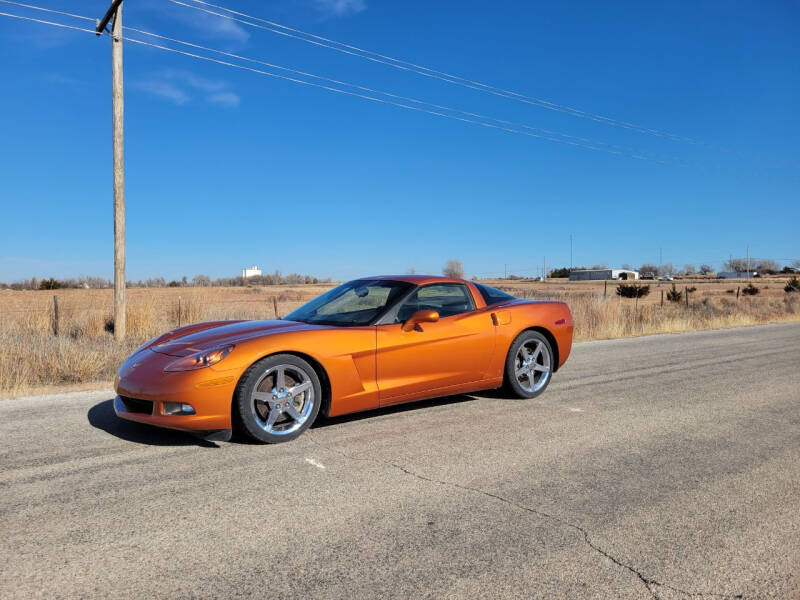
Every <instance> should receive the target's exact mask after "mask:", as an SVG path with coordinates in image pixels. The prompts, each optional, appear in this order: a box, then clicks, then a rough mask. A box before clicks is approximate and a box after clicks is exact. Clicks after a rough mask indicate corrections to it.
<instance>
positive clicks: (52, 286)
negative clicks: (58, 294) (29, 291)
mask: <svg viewBox="0 0 800 600" xmlns="http://www.w3.org/2000/svg"><path fill="white" fill-rule="evenodd" d="M60 287H61V282H60V281H59V280H58V279H53V278H52V277H51V278H50V279H42V281H41V283H40V284H39V289H40V290H57V289H59V288H60Z"/></svg>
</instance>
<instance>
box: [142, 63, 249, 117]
mask: <svg viewBox="0 0 800 600" xmlns="http://www.w3.org/2000/svg"><path fill="white" fill-rule="evenodd" d="M133 87H134V88H135V89H137V90H140V91H143V92H146V93H148V94H150V95H152V96H156V97H158V98H162V99H164V100H168V101H169V102H172V103H173V104H176V105H177V106H182V105H184V104H188V103H190V102H191V101H192V100H194V99H195V98H200V99H202V100H204V101H205V102H208V103H209V104H214V105H216V106H222V107H225V108H236V107H237V106H239V104H240V102H241V99H240V98H239V96H238V95H237V94H236V93H235V92H233V91H231V89H230V85H229V84H228V82H227V81H223V80H220V79H208V78H206V77H200V76H198V75H195V74H194V73H192V72H191V71H184V70H181V69H162V70H160V71H157V72H155V73H153V74H152V75H151V76H150V77H149V78H147V79H139V80H135V81H134V82H133Z"/></svg>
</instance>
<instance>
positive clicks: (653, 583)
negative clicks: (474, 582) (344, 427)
mask: <svg viewBox="0 0 800 600" xmlns="http://www.w3.org/2000/svg"><path fill="white" fill-rule="evenodd" d="M304 437H305V438H306V439H308V440H309V441H311V442H313V443H314V444H316V445H317V446H319V447H320V448H322V449H323V450H327V451H329V452H333V453H335V454H338V455H340V456H342V457H344V458H346V459H348V460H351V461H361V462H371V463H375V464H378V465H384V466H389V467H392V468H394V469H397V470H399V471H402V472H403V473H405V474H406V475H410V476H411V477H415V478H416V479H419V480H421V481H425V482H427V483H433V484H436V485H440V486H443V487H451V488H456V489H459V490H463V491H466V492H470V493H473V494H480V495H482V496H486V497H488V498H492V499H493V500H497V501H499V502H503V503H504V504H508V505H509V506H513V507H514V508H517V509H519V510H523V511H525V512H528V513H530V514H533V515H536V516H537V517H540V518H542V519H547V520H549V521H553V522H555V523H558V524H559V525H562V526H564V527H567V528H570V529H574V530H575V531H577V532H578V533H580V534H581V536H582V537H583V541H584V543H585V544H586V545H587V546H589V547H590V548H591V549H592V550H594V551H595V552H596V553H598V554H600V555H601V556H603V557H605V558H606V559H608V560H610V561H611V562H612V563H614V564H615V565H617V566H618V567H620V568H622V569H624V570H626V571H628V572H630V573H632V574H633V575H635V576H636V578H637V579H638V580H639V581H641V582H642V584H643V585H644V587H645V588H646V589H647V591H648V592H649V594H650V596H652V597H653V598H654V600H659V597H658V594H657V593H656V588H664V589H668V590H671V591H673V592H676V593H678V594H682V595H684V596H688V597H691V598H703V597H713V598H732V599H740V598H744V596H743V595H742V594H719V593H715V592H690V591H687V590H684V589H681V588H679V587H675V586H673V585H670V584H668V583H664V582H662V581H658V580H657V579H653V578H652V577H647V576H646V575H645V574H644V573H642V572H641V571H639V570H638V569H636V568H635V567H633V566H631V565H629V564H626V563H624V562H622V561H621V560H619V559H618V558H616V557H615V556H613V555H612V554H611V553H610V552H608V551H606V550H604V549H603V548H601V547H600V546H598V545H597V544H595V543H594V542H593V541H592V539H591V537H590V536H589V532H588V530H586V529H585V528H583V527H582V526H580V525H576V524H575V523H570V522H569V521H566V520H564V519H562V518H561V517H558V516H556V515H552V514H550V513H547V512H544V511H541V510H538V509H535V508H531V507H530V506H526V505H524V504H520V503H518V502H515V501H514V500H510V499H509V498H505V497H503V496H500V495H498V494H494V493H492V492H487V491H486V490H482V489H480V488H475V487H470V486H468V485H462V484H460V483H455V482H453V481H445V480H441V479H433V478H432V477H427V476H425V475H421V474H419V473H417V472H415V471H412V470H411V469H409V468H407V467H404V466H403V465H399V464H397V463H394V462H391V461H387V460H380V459H377V458H370V457H360V456H351V455H349V454H347V453H345V452H342V451H341V450H338V449H336V448H331V447H330V446H327V445H325V444H323V443H321V442H319V441H318V440H316V439H315V438H314V437H313V436H312V435H311V432H308V431H307V432H306V434H305V436H304Z"/></svg>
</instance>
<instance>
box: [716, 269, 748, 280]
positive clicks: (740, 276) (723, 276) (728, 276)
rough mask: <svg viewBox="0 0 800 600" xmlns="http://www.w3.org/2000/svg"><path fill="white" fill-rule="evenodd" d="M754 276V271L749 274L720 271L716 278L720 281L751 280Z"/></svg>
mask: <svg viewBox="0 0 800 600" xmlns="http://www.w3.org/2000/svg"><path fill="white" fill-rule="evenodd" d="M756 275H757V273H756V272H755V271H750V272H749V273H748V272H747V271H745V272H744V273H740V272H735V271H722V272H721V273H717V277H719V278H720V279H751V278H753V277H755V276H756Z"/></svg>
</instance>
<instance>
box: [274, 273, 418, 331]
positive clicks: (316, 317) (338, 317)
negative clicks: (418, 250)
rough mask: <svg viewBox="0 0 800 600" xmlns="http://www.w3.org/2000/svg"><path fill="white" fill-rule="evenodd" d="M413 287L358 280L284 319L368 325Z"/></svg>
mask: <svg viewBox="0 0 800 600" xmlns="http://www.w3.org/2000/svg"><path fill="white" fill-rule="evenodd" d="M412 287H413V284H410V283H406V282H403V281H390V280H384V279H375V280H370V279H357V280H356V281H350V282H348V283H344V284H342V285H340V286H338V287H335V288H333V289H332V290H330V291H328V292H325V293H324V294H322V295H321V296H319V297H317V298H314V299H313V300H312V301H311V302H308V303H306V304H304V305H303V306H301V307H300V308H298V309H297V310H295V311H294V312H291V313H289V314H288V315H286V317H284V318H285V319H286V320H287V321H299V322H301V323H314V324H318V325H340V326H350V327H355V326H358V325H367V324H369V323H371V322H372V321H373V320H374V319H376V318H378V317H380V316H381V315H383V313H385V312H386V311H387V310H388V309H389V308H391V307H392V305H393V304H394V303H395V302H396V301H397V300H398V299H399V298H401V297H402V296H403V295H404V294H405V293H406V292H407V291H408V290H409V289H411V288H412Z"/></svg>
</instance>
